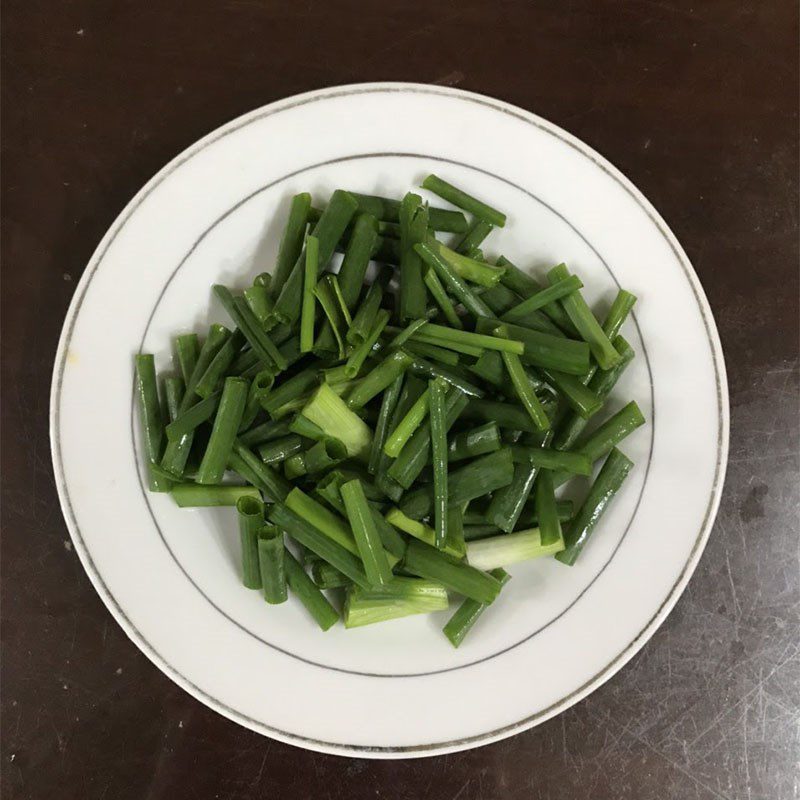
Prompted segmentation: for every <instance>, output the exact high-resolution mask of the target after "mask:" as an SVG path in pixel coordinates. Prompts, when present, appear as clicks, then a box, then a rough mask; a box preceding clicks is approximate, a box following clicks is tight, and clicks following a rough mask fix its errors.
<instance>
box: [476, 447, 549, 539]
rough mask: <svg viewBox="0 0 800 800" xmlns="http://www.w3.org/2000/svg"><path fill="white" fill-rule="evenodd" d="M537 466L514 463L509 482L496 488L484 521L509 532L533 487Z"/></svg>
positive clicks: (513, 526)
mask: <svg viewBox="0 0 800 800" xmlns="http://www.w3.org/2000/svg"><path fill="white" fill-rule="evenodd" d="M537 472H538V468H537V467H535V466H534V465H533V464H530V463H528V464H515V465H514V476H513V477H512V479H511V483H509V484H508V485H507V486H504V487H502V488H501V489H498V490H497V491H496V492H495V493H494V494H493V495H492V501H491V503H489V508H488V509H487V510H486V514H485V517H486V521H487V522H489V523H490V524H492V525H495V526H497V527H498V528H499V529H500V530H502V531H505V532H506V533H510V532H511V531H513V530H514V528H515V527H516V525H517V521H518V520H519V518H520V516H521V514H522V509H523V508H524V506H525V501H526V500H527V499H528V496H529V495H530V493H531V490H532V489H533V485H534V483H535V481H536V474H537Z"/></svg>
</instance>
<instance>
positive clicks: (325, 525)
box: [284, 487, 360, 556]
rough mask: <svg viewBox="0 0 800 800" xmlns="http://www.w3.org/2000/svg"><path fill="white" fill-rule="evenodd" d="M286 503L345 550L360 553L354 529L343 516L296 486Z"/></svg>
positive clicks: (287, 506) (355, 554) (355, 553)
mask: <svg viewBox="0 0 800 800" xmlns="http://www.w3.org/2000/svg"><path fill="white" fill-rule="evenodd" d="M284 503H285V504H286V508H288V509H289V510H290V511H293V512H294V513H295V514H297V516H298V517H301V518H302V519H304V520H305V521H306V522H308V523H310V524H311V525H313V526H314V527H315V528H316V529H317V530H318V531H321V532H322V533H324V534H325V535H326V536H327V537H328V538H330V539H331V540H333V541H334V542H336V543H337V544H338V545H340V546H341V547H343V548H344V549H345V550H347V551H348V552H350V553H352V554H353V555H354V556H359V555H360V553H359V550H358V545H357V544H356V540H355V537H354V536H353V531H352V530H351V529H350V527H349V526H348V524H347V523H346V522H345V521H344V520H343V519H342V518H341V517H339V516H337V515H336V514H334V513H332V512H331V511H328V509H327V508H325V506H323V505H322V504H321V503H318V502H317V501H316V500H314V498H313V497H309V496H308V495H307V494H306V493H305V492H303V491H301V490H300V489H298V488H297V487H295V488H294V489H292V491H291V492H289V494H288V495H287V496H286V499H285V500H284Z"/></svg>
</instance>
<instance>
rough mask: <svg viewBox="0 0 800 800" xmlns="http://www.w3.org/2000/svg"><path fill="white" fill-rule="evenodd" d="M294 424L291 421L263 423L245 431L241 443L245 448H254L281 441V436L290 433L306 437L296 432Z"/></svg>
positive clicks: (282, 420)
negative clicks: (265, 443) (276, 440)
mask: <svg viewBox="0 0 800 800" xmlns="http://www.w3.org/2000/svg"><path fill="white" fill-rule="evenodd" d="M292 424H293V422H292V421H291V420H289V419H286V418H284V419H278V420H269V422H263V423H262V424H261V425H256V427H255V428H250V430H248V431H245V432H244V433H242V434H240V435H239V441H240V442H241V443H242V444H243V445H244V446H245V447H254V446H255V445H258V444H263V443H264V442H269V441H272V440H273V439H279V438H280V437H281V436H286V435H287V434H289V433H298V434H300V435H301V436H303V435H305V434H303V433H302V432H301V431H295V430H294V429H293V428H292V427H291V426H292Z"/></svg>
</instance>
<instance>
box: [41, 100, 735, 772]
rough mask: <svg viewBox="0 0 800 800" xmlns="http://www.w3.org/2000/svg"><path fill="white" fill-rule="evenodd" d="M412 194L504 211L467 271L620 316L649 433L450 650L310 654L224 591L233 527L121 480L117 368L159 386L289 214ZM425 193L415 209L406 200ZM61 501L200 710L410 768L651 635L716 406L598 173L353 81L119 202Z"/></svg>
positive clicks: (69, 414)
mask: <svg viewBox="0 0 800 800" xmlns="http://www.w3.org/2000/svg"><path fill="white" fill-rule="evenodd" d="M429 172H436V173H437V174H439V175H441V176H443V177H444V178H446V179H447V180H449V181H451V182H452V183H455V184H457V185H458V186H462V187H465V188H466V189H467V190H468V191H470V192H472V193H474V194H475V195H477V196H479V197H481V198H485V199H486V200H487V201H488V202H490V203H492V204H493V205H495V206H497V207H499V208H501V209H504V210H505V211H506V212H507V213H508V218H509V223H508V225H507V227H506V228H505V229H503V230H498V231H496V232H495V233H494V234H493V235H492V238H491V239H490V244H489V245H488V246H487V251H488V252H489V253H490V254H493V255H499V254H500V253H503V254H505V255H506V256H508V257H509V258H510V259H511V260H512V261H514V262H515V263H517V264H521V265H525V266H526V267H527V268H530V269H531V270H532V271H534V272H537V271H539V272H541V271H542V270H543V269H544V268H545V267H548V266H551V265H552V264H554V263H557V262H559V261H565V262H566V263H567V264H568V265H569V266H570V267H571V268H572V269H573V270H574V271H575V272H577V273H579V274H580V275H581V277H582V279H583V281H584V283H585V284H586V289H585V292H586V295H587V297H588V298H589V299H590V301H591V302H593V303H594V304H595V305H596V307H597V308H599V309H601V310H602V309H604V308H607V307H608V304H609V303H610V301H611V299H612V298H613V296H614V294H615V292H616V291H617V289H618V287H620V286H622V287H625V288H627V289H629V290H631V291H633V292H634V293H635V294H637V295H638V297H639V302H638V304H637V306H636V309H635V313H634V314H633V317H632V319H631V320H630V321H629V322H628V323H627V324H626V328H625V331H624V333H625V336H626V338H628V340H629V341H630V342H631V344H632V346H633V347H634V348H635V350H636V352H637V356H638V357H637V358H636V359H635V361H634V362H633V364H632V366H631V367H630V368H629V369H628V371H627V373H626V374H625V376H624V379H623V380H622V381H621V382H620V384H619V385H618V386H617V388H616V390H615V392H614V395H613V396H612V398H611V401H610V410H611V411H614V410H616V409H617V408H619V407H620V406H621V405H622V404H623V403H624V402H626V401H627V400H629V399H631V398H633V399H636V401H637V402H638V403H639V405H640V407H641V408H642V411H643V412H644V414H645V415H646V417H647V424H646V425H645V426H644V427H642V428H640V429H639V430H637V431H636V432H635V433H634V434H633V435H632V436H630V437H629V438H628V439H627V440H626V441H625V442H624V443H623V445H622V449H623V450H624V451H625V453H626V454H627V455H628V456H629V457H631V458H632V459H633V460H634V461H635V462H636V467H635V470H634V471H633V472H632V473H631V476H630V477H629V479H628V481H627V482H626V484H625V485H624V487H623V489H622V491H621V492H620V494H619V496H618V497H617V499H616V500H615V502H614V503H613V504H612V506H611V508H610V511H609V513H608V514H607V515H606V516H605V517H604V518H603V521H602V524H601V525H600V526H599V529H598V531H597V532H596V534H595V536H594V537H593V539H592V541H591V542H590V544H589V545H588V546H587V548H586V549H585V550H584V552H583V554H582V556H581V558H580V559H579V560H578V562H577V564H576V565H575V566H574V567H573V568H568V567H565V566H564V565H562V564H560V563H559V562H557V561H555V560H554V559H541V560H538V561H534V562H530V563H527V564H521V565H518V566H515V567H513V568H512V570H511V571H512V576H513V579H512V580H511V582H510V583H509V584H508V586H507V587H506V588H505V589H504V590H503V593H502V594H501V596H500V598H499V600H498V601H497V603H496V607H493V609H492V612H491V617H489V616H488V615H487V616H486V617H484V619H483V620H482V624H480V625H479V626H477V627H476V628H475V629H474V630H473V632H472V633H471V634H470V636H469V637H467V639H466V640H465V642H464V644H463V645H462V647H461V648H460V649H458V650H454V649H453V648H452V647H451V646H450V644H449V643H448V641H447V640H446V639H445V638H444V637H443V635H442V633H441V627H442V625H443V624H444V622H445V620H446V619H447V617H448V614H447V613H441V614H436V615H431V616H422V617H417V618H413V617H412V618H407V619H403V620H398V621H395V622H392V623H387V624H383V625H375V626H371V627H366V628H361V629H355V630H350V631H347V630H345V629H344V628H343V627H342V626H341V625H339V626H336V627H335V628H333V629H331V630H330V631H328V632H327V633H324V634H323V633H322V632H320V631H319V629H318V628H317V627H316V625H314V624H313V623H312V622H311V621H310V619H309V618H308V617H307V616H306V613H305V611H304V609H303V608H302V606H301V605H300V604H299V603H298V602H288V603H285V604H283V605H282V606H278V607H268V606H267V605H266V604H265V603H264V601H263V600H262V599H261V598H260V596H259V593H258V592H252V591H248V590H246V589H244V588H243V587H242V586H241V584H240V581H239V575H238V566H237V565H238V561H239V552H238V534H237V530H236V521H235V518H234V512H233V510H232V509H230V508H226V509H194V510H182V509H179V508H177V507H176V506H175V504H174V503H173V501H172V500H171V498H170V497H169V495H159V494H149V493H148V492H147V491H145V489H144V484H143V480H142V463H143V459H142V453H141V440H140V431H139V425H138V414H137V413H134V412H135V408H134V406H133V390H132V376H133V355H134V354H135V353H137V352H139V351H148V352H153V353H155V354H156V359H157V366H158V367H159V368H169V367H170V341H171V337H172V336H173V335H174V334H175V333H176V332H182V331H183V332H185V331H189V330H196V331H203V330H205V329H206V328H207V326H208V324H209V323H210V322H215V321H220V322H221V321H226V320H225V315H224V313H223V311H222V309H221V308H219V307H218V306H217V304H216V303H215V302H214V301H212V297H211V292H210V287H211V285H212V284H214V283H217V282H221V283H225V284H229V285H232V286H237V287H242V288H243V287H245V286H247V285H249V284H250V282H251V281H252V279H253V277H254V275H256V274H257V273H259V272H261V271H263V270H265V269H270V268H271V265H272V263H273V261H274V256H275V252H276V248H277V243H278V239H279V236H280V231H281V226H282V224H283V221H284V219H285V215H286V211H287V203H288V200H289V198H290V197H291V196H292V195H293V194H295V193H296V192H300V191H310V192H311V193H312V195H313V197H315V198H317V201H318V202H324V200H325V198H326V197H327V196H328V195H329V194H330V192H331V191H332V190H333V189H335V188H337V187H343V188H347V189H353V190H358V191H361V192H368V193H374V194H383V195H389V196H393V197H399V196H402V195H403V194H404V193H405V192H407V191H409V190H410V189H412V188H413V187H417V186H419V183H420V181H421V179H422V178H423V177H424V176H425V175H426V174H428V173H429ZM423 194H425V193H424V192H423ZM50 414H51V436H52V449H53V461H54V465H55V475H56V481H57V485H58V491H59V495H60V498H61V504H62V507H63V510H64V515H65V517H66V520H67V524H68V526H69V529H70V532H71V534H72V538H73V540H74V542H75V548H76V550H77V552H78V554H79V555H80V558H81V560H82V562H83V565H84V567H85V568H86V572H87V573H88V575H89V578H90V579H91V580H92V582H93V584H94V585H95V587H96V589H97V591H98V592H99V593H100V596H101V597H102V598H103V601H104V602H105V603H106V605H107V606H108V608H109V610H110V611H111V613H112V614H113V615H114V617H115V618H116V619H117V621H118V622H119V624H120V625H121V626H122V627H123V628H124V630H125V631H126V633H127V634H128V636H130V638H131V639H132V640H133V641H134V642H135V643H136V645H137V646H138V647H139V648H140V649H141V650H142V652H144V653H145V654H146V655H147V656H148V657H149V658H150V659H151V660H152V661H153V663H155V664H156V665H157V666H158V667H159V668H160V669H161V670H163V671H164V673H166V674H167V675H168V676H169V677H170V678H172V680H174V681H175V682H176V683H178V684H180V685H181V686H182V687H183V688H184V689H186V691H188V692H190V693H191V694H192V695H194V696H195V697H196V698H197V699H198V700H200V701H201V702H203V703H205V704H206V705H208V706H210V707H211V708H213V709H215V710H216V711H218V712H219V713H221V714H224V715H225V716H227V717H229V718H230V719H232V720H235V721H236V722H239V723H240V724H242V725H245V726H247V727H249V728H252V729H253V730H256V731H259V732H260V733H263V734H265V735H267V736H272V737H275V738H277V739H281V740H284V741H286V742H291V743H293V744H297V745H299V746H302V747H307V748H311V749H315V750H322V751H325V752H331V753H340V754H347V755H359V756H374V757H405V756H419V755H430V754H434V753H443V752H449V751H455V750H460V749H464V748H469V747H475V746H477V745H481V744H485V743H487V742H491V741H494V740H497V739H501V738H503V737H506V736H510V735H512V734H514V733H517V732H518V731H521V730H524V729H526V728H530V727H531V726H533V725H536V724H538V723H540V722H542V721H543V720H546V719H548V718H549V717H552V716H553V715H555V714H558V713H559V712H561V711H563V710H564V709H566V708H568V707H569V706H571V705H572V704H574V703H576V702H577V701H578V700H580V699H581V698H582V697H584V696H586V695H587V694H589V692H591V691H592V690H594V689H595V688H597V687H598V686H599V685H600V684H602V683H603V682H604V681H606V680H607V679H608V678H609V677H611V675H613V674H614V673H615V672H616V671H617V670H618V669H620V668H621V667H622V666H623V665H624V664H625V662H626V661H628V660H629V659H630V658H631V657H632V656H633V655H634V654H635V653H636V652H637V651H638V650H639V649H640V648H641V647H642V645H643V644H644V643H645V642H646V641H647V639H648V638H649V637H650V636H651V635H652V634H653V632H654V631H655V629H656V628H657V627H658V625H659V624H660V623H661V622H662V621H663V620H664V618H665V616H666V615H667V613H668V612H669V611H670V609H671V608H672V606H673V605H674V603H675V601H676V600H677V598H678V596H679V595H680V593H681V591H682V590H683V588H684V587H685V585H686V582H687V581H688V580H689V577H690V576H691V574H692V571H693V570H694V568H695V565H696V564H697V561H698V559H699V557H700V554H701V552H702V549H703V546H704V544H705V542H706V539H707V537H708V534H709V531H710V529H711V525H712V522H713V519H714V514H715V512H716V509H717V505H718V502H719V497H720V491H721V489H722V482H723V476H724V470H725V461H726V455H727V447H728V398H727V386H726V380H725V368H724V364H723V359H722V353H721V350H720V344H719V340H718V336H717V331H716V329H715V326H714V322H713V319H712V316H711V312H710V310H709V307H708V303H707V302H706V299H705V297H704V295H703V291H702V289H701V287H700V284H699V283H698V280H697V277H696V275H695V273H694V272H693V270H692V267H691V265H690V264H689V262H688V260H687V258H686V255H685V254H684V252H683V250H682V249H681V247H680V245H679V244H678V242H677V241H676V240H675V237H674V236H673V235H672V233H671V232H670V230H669V229H668V228H667V226H666V224H665V223H664V221H663V220H662V219H661V217H660V216H659V215H658V214H657V213H656V211H655V210H654V209H653V208H652V206H651V205H650V204H649V203H648V202H647V200H645V198H644V197H642V195H641V194H640V192H639V191H637V189H636V188H635V187H634V186H633V185H631V183H630V182H629V181H628V180H626V179H625V178H624V177H623V176H622V175H621V174H620V173H619V172H618V171H617V170H616V169H615V168H614V167H612V166H611V165H610V164H609V163H608V162H606V161H605V160H604V159H603V158H602V157H601V156H599V155H598V154H597V153H595V152H594V151H593V150H591V149H590V148H589V147H587V146H586V145H584V144H583V143H582V142H580V141H578V140H577V139H575V138H574V137H573V136H570V135H569V134H568V133H566V132H564V131H563V130H561V129H560V128H557V127H556V126H555V125H552V124H550V123H548V122H546V121H545V120H543V119H540V118H539V117H537V116H535V115H533V114H530V113H528V112H527V111H523V110H521V109H519V108H515V107H513V106H510V105H508V104H506V103H503V102H500V101H498V100H493V99H491V98H487V97H482V96H479V95H475V94H469V93H467V92H462V91H457V90H453V89H444V88H441V87H433V86H422V85H411V84H366V85H357V86H347V87H340V88H333V89H326V90H323V91H318V92H311V93H309V94H304V95H300V96H298V97H292V98H289V99H287V100H283V101H280V102H278V103H273V104H272V105H269V106H266V107H264V108H261V109H259V110H257V111H254V112H252V113H251V114H247V115H246V116H244V117H241V118H239V119H237V120H234V121H233V122H231V123H229V124H228V125H225V126H224V127H222V128H220V129H219V130H217V131H215V132H214V133H212V134H210V135H209V136H207V137H205V138H204V139H202V140H201V141H199V142H198V143H197V144H195V145H193V146H192V147H190V148H189V149H188V150H187V151H186V152H184V153H183V154H181V155H180V156H179V157H178V158H176V159H175V160H174V161H172V163H170V164H169V165H167V166H166V167H165V168H164V169H163V170H162V171H161V172H160V173H159V174H158V175H156V176H155V177H154V178H153V179H152V180H151V181H150V182H149V183H148V184H147V185H146V186H145V187H144V188H143V189H142V190H141V191H140V192H139V194H138V195H137V196H136V197H135V198H134V199H133V200H132V201H131V202H130V204H129V205H128V207H127V208H126V209H125V210H124V211H123V212H122V214H121V215H120V217H119V218H118V219H117V221H116V222H115V223H114V225H113V226H112V228H111V230H109V232H108V233H107V234H106V236H105V238H104V239H103V241H102V242H101V243H100V246H99V247H98V249H97V251H96V252H95V254H94V256H93V257H92V260H91V261H90V263H89V264H88V266H87V268H86V271H85V272H84V274H83V277H82V279H81V281H80V283H79V285H78V287H77V290H76V292H75V296H74V298H73V300H72V305H71V307H70V309H69V313H68V314H67V319H66V322H65V324H64V330H63V333H62V336H61V342H60V345H59V348H58V354H57V357H56V364H55V372H54V376H53V389H52V404H51V409H50Z"/></svg>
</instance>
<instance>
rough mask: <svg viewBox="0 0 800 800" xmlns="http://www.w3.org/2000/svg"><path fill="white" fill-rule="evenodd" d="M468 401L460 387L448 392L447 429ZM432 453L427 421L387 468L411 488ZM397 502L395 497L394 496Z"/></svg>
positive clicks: (406, 487)
mask: <svg viewBox="0 0 800 800" xmlns="http://www.w3.org/2000/svg"><path fill="white" fill-rule="evenodd" d="M467 403H468V398H467V396H466V395H465V394H464V393H463V392H462V391H461V390H459V389H451V390H450V391H449V392H448V393H447V429H448V430H450V428H452V427H453V424H454V423H455V421H456V420H457V419H458V417H459V415H460V414H461V413H462V412H463V411H464V409H465V408H466V406H467ZM430 454H431V426H430V423H425V424H423V425H422V426H421V427H419V428H418V429H417V430H416V431H415V432H414V435H413V436H412V437H411V439H410V440H409V442H408V444H406V446H405V447H404V448H403V450H402V452H401V453H400V455H399V456H398V457H397V458H396V459H395V461H394V463H393V464H392V465H391V467H389V469H388V470H387V474H388V476H389V477H390V478H392V479H393V480H395V481H396V482H397V483H398V484H399V485H400V486H401V487H402V488H403V489H409V488H410V487H411V485H412V484H413V483H414V481H415V480H416V479H417V478H418V477H419V474H420V473H421V472H422V470H423V469H424V468H425V465H426V464H427V463H428V459H429V458H430ZM392 500H394V501H395V502H397V500H395V498H392Z"/></svg>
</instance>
